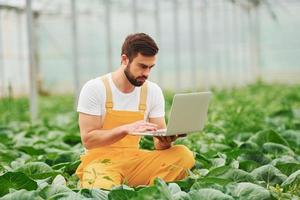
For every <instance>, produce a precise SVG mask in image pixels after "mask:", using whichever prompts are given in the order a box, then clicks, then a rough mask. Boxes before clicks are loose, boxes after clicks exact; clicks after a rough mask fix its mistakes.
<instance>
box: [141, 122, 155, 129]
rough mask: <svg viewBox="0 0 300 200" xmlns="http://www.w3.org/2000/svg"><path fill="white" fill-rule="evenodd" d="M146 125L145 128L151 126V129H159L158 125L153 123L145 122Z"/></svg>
mask: <svg viewBox="0 0 300 200" xmlns="http://www.w3.org/2000/svg"><path fill="white" fill-rule="evenodd" d="M144 125H145V126H151V127H156V128H157V124H153V123H150V122H145V123H144Z"/></svg>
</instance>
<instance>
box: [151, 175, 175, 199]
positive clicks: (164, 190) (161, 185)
mask: <svg viewBox="0 0 300 200" xmlns="http://www.w3.org/2000/svg"><path fill="white" fill-rule="evenodd" d="M154 185H155V186H156V187H157V189H158V190H159V191H160V193H161V194H162V196H163V198H165V199H168V200H171V199H172V194H171V192H170V190H169V188H168V186H167V184H166V183H165V182H164V181H163V180H162V179H160V178H156V179H155V180H154Z"/></svg>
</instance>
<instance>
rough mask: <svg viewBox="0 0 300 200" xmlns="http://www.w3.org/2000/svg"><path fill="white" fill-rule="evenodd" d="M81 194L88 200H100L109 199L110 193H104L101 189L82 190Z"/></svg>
mask: <svg viewBox="0 0 300 200" xmlns="http://www.w3.org/2000/svg"><path fill="white" fill-rule="evenodd" d="M79 193H80V194H81V195H82V196H84V197H86V198H92V199H99V200H107V199H108V191H104V190H101V189H81V190H80V191H79Z"/></svg>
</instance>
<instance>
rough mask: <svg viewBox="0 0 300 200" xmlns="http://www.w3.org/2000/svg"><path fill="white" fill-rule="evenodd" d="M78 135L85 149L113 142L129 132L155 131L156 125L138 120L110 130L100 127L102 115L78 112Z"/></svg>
mask: <svg viewBox="0 0 300 200" xmlns="http://www.w3.org/2000/svg"><path fill="white" fill-rule="evenodd" d="M79 127H80V135H81V140H82V143H83V145H84V146H85V148H86V149H93V148H97V147H102V146H107V145H110V144H113V143H115V142H117V141H119V140H121V139H122V138H123V137H125V136H126V135H127V134H129V133H130V132H144V131H155V130H157V125H156V124H152V123H147V122H144V121H138V122H134V123H131V124H127V125H123V126H119V127H116V128H113V129H111V130H101V129H102V116H95V115H88V114H84V113H79Z"/></svg>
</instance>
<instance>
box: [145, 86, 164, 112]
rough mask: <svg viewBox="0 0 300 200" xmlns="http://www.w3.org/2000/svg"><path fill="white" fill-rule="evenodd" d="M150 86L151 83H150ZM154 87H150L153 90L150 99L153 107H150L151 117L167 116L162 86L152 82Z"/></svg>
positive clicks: (150, 90)
mask: <svg viewBox="0 0 300 200" xmlns="http://www.w3.org/2000/svg"><path fill="white" fill-rule="evenodd" d="M149 86H150V85H149ZM151 86H152V88H149V92H151V94H150V95H151V96H150V101H151V107H150V109H149V118H157V117H164V116H165V99H164V95H163V92H162V90H161V88H160V87H159V86H158V85H157V84H155V83H152V85H151Z"/></svg>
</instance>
